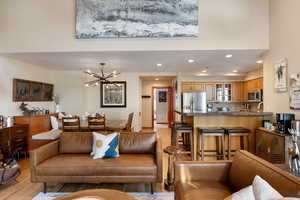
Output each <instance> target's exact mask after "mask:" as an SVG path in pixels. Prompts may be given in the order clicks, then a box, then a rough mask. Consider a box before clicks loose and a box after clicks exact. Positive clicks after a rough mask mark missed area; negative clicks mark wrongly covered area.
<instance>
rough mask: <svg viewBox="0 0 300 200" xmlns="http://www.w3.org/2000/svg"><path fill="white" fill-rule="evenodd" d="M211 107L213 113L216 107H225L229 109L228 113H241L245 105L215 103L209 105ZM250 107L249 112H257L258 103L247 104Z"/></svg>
mask: <svg viewBox="0 0 300 200" xmlns="http://www.w3.org/2000/svg"><path fill="white" fill-rule="evenodd" d="M211 104H212V105H213V112H215V111H217V108H218V107H227V108H229V111H241V110H242V109H243V108H245V106H244V105H245V103H239V102H217V103H211ZM248 104H249V105H250V110H249V111H251V112H256V111H257V106H258V103H248Z"/></svg>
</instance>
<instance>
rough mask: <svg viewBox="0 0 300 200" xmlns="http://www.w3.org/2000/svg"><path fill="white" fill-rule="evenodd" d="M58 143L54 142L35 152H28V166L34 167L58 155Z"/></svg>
mask: <svg viewBox="0 0 300 200" xmlns="http://www.w3.org/2000/svg"><path fill="white" fill-rule="evenodd" d="M58 152H59V141H54V142H51V143H49V144H46V145H44V146H41V147H39V148H37V149H35V150H32V151H30V166H31V167H35V166H37V165H38V164H39V163H41V162H43V161H44V160H47V159H48V158H51V157H53V156H55V155H58Z"/></svg>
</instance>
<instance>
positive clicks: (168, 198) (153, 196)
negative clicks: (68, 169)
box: [33, 192, 174, 200]
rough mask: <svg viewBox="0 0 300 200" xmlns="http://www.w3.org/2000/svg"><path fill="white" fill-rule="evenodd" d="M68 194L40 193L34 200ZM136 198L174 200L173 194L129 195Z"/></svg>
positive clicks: (141, 199) (51, 198) (49, 198)
mask: <svg viewBox="0 0 300 200" xmlns="http://www.w3.org/2000/svg"><path fill="white" fill-rule="evenodd" d="M65 194H68V193H46V194H44V193H42V192H41V193H39V194H38V195H37V196H35V197H34V198H33V200H53V199H55V197H60V196H63V195H65ZM129 194H131V195H132V196H134V197H135V198H136V200H174V193H173V192H157V193H154V194H150V193H129Z"/></svg>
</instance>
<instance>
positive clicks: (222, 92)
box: [216, 83, 232, 102]
mask: <svg viewBox="0 0 300 200" xmlns="http://www.w3.org/2000/svg"><path fill="white" fill-rule="evenodd" d="M216 101H217V102H231V101H232V84H231V83H217V84H216Z"/></svg>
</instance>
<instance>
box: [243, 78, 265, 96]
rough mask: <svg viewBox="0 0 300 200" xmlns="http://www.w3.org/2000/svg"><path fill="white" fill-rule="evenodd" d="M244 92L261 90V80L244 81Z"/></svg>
mask: <svg viewBox="0 0 300 200" xmlns="http://www.w3.org/2000/svg"><path fill="white" fill-rule="evenodd" d="M245 84H246V85H245V90H246V91H247V93H248V92H249V91H255V90H262V89H263V87H264V86H263V78H257V79H253V80H249V81H245Z"/></svg>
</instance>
